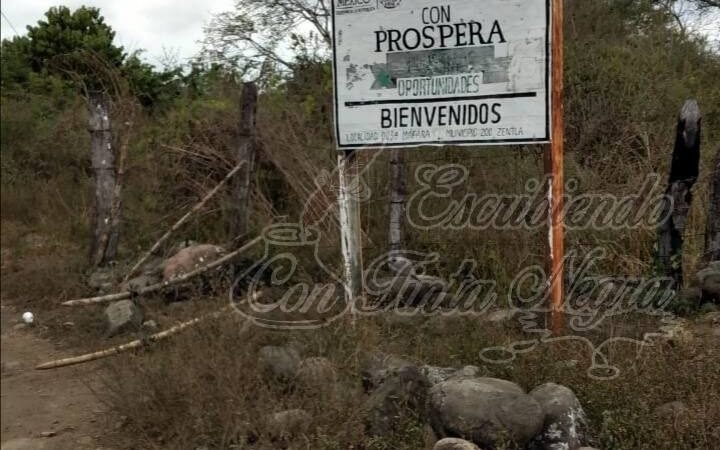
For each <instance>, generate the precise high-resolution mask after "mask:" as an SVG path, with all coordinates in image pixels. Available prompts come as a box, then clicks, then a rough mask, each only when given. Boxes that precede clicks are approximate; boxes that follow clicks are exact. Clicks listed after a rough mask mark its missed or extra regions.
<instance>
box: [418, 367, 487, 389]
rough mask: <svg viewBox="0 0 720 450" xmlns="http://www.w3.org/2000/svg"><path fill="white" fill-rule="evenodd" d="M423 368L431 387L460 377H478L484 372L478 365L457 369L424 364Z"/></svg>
mask: <svg viewBox="0 0 720 450" xmlns="http://www.w3.org/2000/svg"><path fill="white" fill-rule="evenodd" d="M421 369H422V371H423V374H424V375H425V378H427V381H428V384H429V385H430V386H431V387H432V386H435V385H436V384H438V383H442V382H443V381H447V380H452V379H458V378H476V377H479V376H481V374H482V369H481V368H479V367H477V366H465V367H463V368H462V369H456V368H454V367H435V366H428V365H425V366H422V367H421Z"/></svg>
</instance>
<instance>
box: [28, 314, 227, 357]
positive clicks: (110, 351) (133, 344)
mask: <svg viewBox="0 0 720 450" xmlns="http://www.w3.org/2000/svg"><path fill="white" fill-rule="evenodd" d="M228 310H230V305H228V306H225V307H223V308H221V309H219V310H217V311H215V312H213V313H210V314H206V315H204V316H200V317H195V318H194V319H191V320H188V321H186V322H182V323H179V324H177V325H175V326H173V327H170V328H168V329H167V330H164V331H160V332H158V333H155V334H152V335H150V336H148V337H147V338H146V339H136V340H134V341H130V342H127V343H125V344H122V345H118V346H115V347H111V348H107V349H105V350H100V351H97V352H92V353H86V354H84V355H79V356H73V357H70V358H62V359H56V360H54V361H49V362H46V363H43V364H40V365H38V366H35V369H36V370H48V369H57V368H58V367H67V366H72V365H75V364H82V363H86V362H90V361H96V360H98V359H102V358H107V357H109V356H114V355H118V354H120V353H123V352H126V351H129V350H133V349H136V348H140V347H142V346H143V345H145V343H146V342H157V341H161V340H163V339H167V338H169V337H170V336H172V335H175V334H177V333H179V332H181V331H183V330H185V329H186V328H189V327H191V326H193V325H197V324H198V323H200V322H202V321H203V320H206V319H215V318H218V317H220V316H221V315H222V314H224V313H225V312H227V311H228Z"/></svg>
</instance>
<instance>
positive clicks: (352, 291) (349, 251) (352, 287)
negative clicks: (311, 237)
mask: <svg viewBox="0 0 720 450" xmlns="http://www.w3.org/2000/svg"><path fill="white" fill-rule="evenodd" d="M357 172H358V171H357V158H356V155H355V151H353V150H343V151H341V152H340V153H339V155H338V174H339V177H340V180H339V182H340V185H339V193H338V207H339V210H340V240H341V251H342V256H343V263H344V265H343V276H344V277H345V298H346V299H347V301H348V303H349V304H350V305H353V307H354V302H355V301H356V300H357V299H358V297H360V296H361V295H362V245H361V244H362V242H361V238H362V237H361V233H360V202H359V195H360V193H359V189H360V183H359V180H358V173H357Z"/></svg>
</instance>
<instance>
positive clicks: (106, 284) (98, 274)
mask: <svg viewBox="0 0 720 450" xmlns="http://www.w3.org/2000/svg"><path fill="white" fill-rule="evenodd" d="M87 285H88V286H89V287H90V288H92V289H95V290H96V291H98V292H107V291H110V290H112V288H113V286H114V285H115V273H114V270H113V269H112V268H110V267H100V268H97V269H95V271H93V272H92V273H91V274H90V275H89V276H88V279H87Z"/></svg>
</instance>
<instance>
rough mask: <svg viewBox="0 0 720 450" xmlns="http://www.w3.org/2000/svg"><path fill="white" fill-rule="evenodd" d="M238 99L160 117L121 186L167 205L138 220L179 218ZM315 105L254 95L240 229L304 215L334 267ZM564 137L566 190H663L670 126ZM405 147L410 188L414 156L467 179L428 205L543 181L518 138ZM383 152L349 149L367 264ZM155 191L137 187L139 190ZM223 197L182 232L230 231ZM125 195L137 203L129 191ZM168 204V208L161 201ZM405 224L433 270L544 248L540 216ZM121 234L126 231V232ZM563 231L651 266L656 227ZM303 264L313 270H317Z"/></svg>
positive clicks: (610, 262)
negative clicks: (252, 142)
mask: <svg viewBox="0 0 720 450" xmlns="http://www.w3.org/2000/svg"><path fill="white" fill-rule="evenodd" d="M239 105H240V93H239V92H237V91H236V92H234V93H229V94H228V95H227V98H226V99H225V100H223V101H222V102H220V103H218V104H209V105H208V104H204V105H202V108H203V112H204V114H203V115H202V116H194V115H191V114H187V113H183V114H178V115H176V116H174V117H173V116H171V117H170V118H169V121H170V122H173V123H176V124H177V126H176V127H173V126H170V127H167V128H166V130H182V132H181V133H177V134H176V135H174V136H171V137H172V139H166V140H164V141H161V142H154V143H153V145H155V146H157V147H158V148H159V149H160V150H159V152H158V153H157V154H156V155H154V156H153V157H152V158H150V157H148V156H147V154H145V155H144V157H145V158H147V159H146V160H145V161H144V162H143V163H141V164H140V163H138V166H137V169H138V171H137V172H136V173H135V174H134V175H131V177H132V178H133V180H134V181H129V186H131V185H132V183H133V182H136V183H138V184H139V185H140V186H142V185H146V186H147V185H148V184H150V185H154V187H155V189H157V191H158V192H164V193H165V194H164V195H166V197H167V199H168V202H171V203H169V204H164V205H163V204H161V205H154V206H158V207H159V208H158V209H162V210H165V211H166V214H165V215H163V216H160V217H157V219H156V222H153V223H148V222H147V221H141V223H143V224H144V227H146V229H149V228H152V229H154V230H157V229H158V228H162V227H163V225H161V224H167V223H172V221H173V220H175V219H176V218H177V217H178V214H177V211H179V210H184V209H187V208H189V207H190V206H191V205H192V204H194V203H195V202H196V201H197V199H199V198H201V197H202V196H203V195H204V193H206V192H207V191H208V190H209V189H211V188H212V186H214V185H215V184H217V182H219V181H220V180H221V179H222V177H223V176H225V174H226V173H227V172H228V171H229V170H230V169H231V168H232V166H233V164H234V162H233V159H232V158H233V156H232V155H233V154H234V151H235V146H236V142H237V140H236V136H237V134H236V133H237V121H238V117H240V112H239ZM322 110H323V107H322V106H318V105H316V104H313V105H311V109H310V112H308V111H307V110H302V109H295V108H292V107H289V106H288V105H287V104H282V103H279V102H278V100H277V99H275V98H272V96H271V94H263V95H261V96H260V104H259V109H258V117H257V127H258V130H257V140H258V142H257V144H258V152H257V170H256V173H255V177H254V180H253V188H252V191H251V202H250V203H251V209H250V212H249V216H250V217H249V227H250V228H249V229H250V232H249V235H253V236H255V235H258V234H259V233H261V231H262V230H263V228H265V227H266V226H268V225H270V224H271V223H277V222H301V223H303V224H304V225H314V226H316V227H317V228H318V229H320V231H321V236H320V237H321V238H320V242H319V244H318V251H319V253H320V255H321V256H322V258H323V259H324V260H326V261H329V262H330V263H331V264H332V265H333V266H334V267H336V268H339V267H341V262H340V252H339V230H338V222H337V208H336V202H337V198H336V196H337V183H338V180H337V172H336V164H337V154H336V151H335V149H334V146H333V138H332V131H331V128H332V127H331V125H330V124H329V123H328V121H329V117H325V115H323V114H322V113H321V111H322ZM181 124H182V125H183V126H180V125H181ZM165 132H167V131H163V133H165ZM161 136H162V133H161ZM157 139H158V140H159V138H157ZM629 139H630V138H623V140H622V141H621V142H620V143H618V144H617V146H623V145H625V144H624V142H626V141H628V140H629ZM573 140H574V138H570V141H571V142H570V144H569V145H568V150H569V151H568V154H567V155H566V178H567V179H568V180H574V181H571V182H572V183H574V187H573V189H572V193H571V195H581V194H597V195H611V196H616V197H624V196H634V195H638V194H639V193H640V192H641V190H642V188H643V186H644V185H645V184H646V183H647V182H648V180H647V178H646V177H647V176H648V175H650V174H652V173H656V174H658V175H657V186H656V189H655V190H652V191H648V192H645V195H647V196H650V195H658V194H661V193H662V190H663V189H664V188H665V181H666V179H667V171H668V165H669V159H670V154H671V149H672V132H671V131H670V132H667V133H666V136H665V142H660V141H661V139H660V138H653V139H652V140H646V141H644V142H645V144H643V145H647V146H648V148H647V149H646V150H644V151H643V152H640V153H638V152H637V151H636V150H635V149H634V148H633V147H632V146H629V147H628V148H624V150H621V149H619V148H617V147H616V148H613V151H611V152H610V151H609V152H607V154H601V153H599V152H597V153H596V154H595V155H594V156H593V157H589V155H588V154H579V153H577V152H574V151H573V146H572V141H573ZM641 141H642V140H641ZM656 141H657V143H656V144H655V143H654V142H656ZM638 142H640V141H638ZM655 145H657V147H655ZM708 147H709V146H705V148H708ZM403 152H404V157H405V170H404V171H405V174H406V179H407V191H408V199H410V197H412V195H413V194H416V193H417V192H418V191H419V190H420V189H421V188H422V186H421V184H420V183H419V181H418V176H419V170H421V169H423V168H424V167H427V166H429V165H431V166H434V167H441V166H446V165H449V164H455V165H459V166H461V167H464V168H465V170H466V171H467V177H466V179H464V180H463V181H462V182H461V183H459V184H457V186H455V187H454V188H453V189H452V191H451V192H450V193H449V195H448V197H447V198H434V199H432V200H431V201H430V202H428V203H427V205H428V207H429V208H430V211H432V212H433V213H435V214H439V213H440V212H442V211H444V210H446V209H447V208H448V205H449V204H450V202H451V201H455V202H461V201H462V200H463V199H464V198H465V197H466V196H478V197H482V196H485V195H501V196H513V195H518V196H523V195H524V196H527V195H529V193H528V190H527V184H528V181H531V180H534V181H536V182H537V183H540V185H542V183H543V179H542V174H543V163H542V152H541V148H540V147H538V146H527V147H522V148H519V149H518V148H504V147H485V148H470V149H468V148H432V147H429V148H419V149H407V150H403ZM709 153H710V152H705V153H704V154H703V161H702V166H701V171H700V173H701V175H700V178H699V179H698V181H697V183H696V185H695V188H694V193H695V194H694V195H695V201H694V203H693V207H692V210H691V212H690V216H689V221H688V226H687V228H686V230H685V264H684V267H685V268H686V270H687V272H688V276H690V273H692V272H693V271H694V270H695V268H696V267H697V266H698V265H699V263H700V262H699V261H700V259H701V256H702V253H703V251H704V234H705V216H706V211H707V205H708V199H707V197H708V195H707V187H708V179H709V178H708V177H709V176H710V174H709V167H710V162H711V161H710V160H711V155H710V154H709ZM139 156H140V155H139ZM389 158H390V152H389V151H385V150H366V151H361V152H359V153H358V164H359V166H360V167H361V170H362V186H363V188H364V189H366V192H365V193H364V194H363V197H364V198H363V201H362V203H361V223H362V244H363V245H362V246H363V259H364V261H365V263H366V264H367V263H369V262H370V261H372V260H374V259H375V258H377V257H379V256H381V255H383V254H384V253H386V252H387V251H388V249H389V244H388V229H389V220H390V201H391V191H390V162H389ZM130 189H132V191H133V192H134V193H135V195H137V194H138V193H139V192H140V190H136V189H138V186H136V187H135V188H130ZM150 190H151V191H152V190H153V189H152V188H151V189H150ZM658 190H660V192H658ZM153 198H154V197H149V198H148V197H147V196H146V197H145V199H144V200H145V201H147V200H150V199H153ZM233 201H234V200H233V196H232V193H231V192H229V191H228V192H226V193H224V194H221V195H220V196H219V199H218V200H217V201H216V200H213V201H212V202H210V205H209V206H207V207H206V209H204V210H203V211H202V212H201V213H200V214H199V215H198V216H197V217H195V218H193V219H192V220H191V221H190V223H189V225H187V226H186V228H185V229H184V230H183V232H182V233H180V235H181V236H183V237H184V238H187V239H192V240H195V241H212V242H229V241H230V240H232V238H233V237H234V236H232V234H231V231H230V224H231V222H232V217H230V215H231V214H232V213H231V211H234V210H235V208H233V206H232V204H233ZM641 201H642V199H641ZM131 203H134V204H135V205H136V207H137V203H136V202H131ZM169 205H172V206H173V207H172V208H169V207H168V206H169ZM408 207H409V210H408V211H407V212H408V214H409V216H408V217H410V218H412V217H413V214H415V213H416V211H413V210H412V207H413V205H412V204H410V203H409V204H408ZM129 208H132V207H130V206H129ZM134 214H138V215H142V214H143V211H140V210H139V209H133V210H131V211H129V212H128V218H129V220H133V216H134ZM403 226H404V231H405V239H404V245H403V247H404V249H406V250H413V251H420V252H428V253H429V252H436V253H438V255H439V260H438V263H437V264H436V265H434V267H433V268H432V270H433V271H434V272H435V273H434V274H436V275H440V276H443V277H447V276H449V275H450V274H452V273H453V272H454V271H455V270H456V269H457V268H458V267H459V265H460V264H461V262H462V261H463V260H465V259H473V260H475V261H476V262H477V263H478V267H477V273H476V275H477V276H479V277H482V278H485V279H493V280H496V281H497V282H498V284H499V285H501V286H502V285H503V284H506V283H509V281H510V280H511V279H512V278H513V276H514V275H515V274H517V272H518V271H520V270H521V269H523V268H525V267H528V266H531V265H542V264H543V260H544V254H545V252H546V240H547V238H546V236H547V235H546V229H545V226H544V225H541V226H539V227H534V228H531V229H527V228H524V227H515V228H512V229H494V228H493V227H490V228H487V229H477V228H473V227H470V226H463V225H461V226H459V227H457V228H447V227H445V228H444V227H435V228H432V227H431V228H429V229H420V228H418V227H415V226H413V224H412V223H409V222H408V220H405V221H404V224H403ZM134 236H137V237H136V238H135V239H136V240H135V241H134V242H133V244H132V245H137V246H138V247H141V246H142V245H147V241H148V240H149V238H148V237H147V236H154V237H157V232H155V233H154V234H153V232H152V231H150V232H144V233H138V234H135V235H134ZM129 239H131V240H132V239H133V236H130V238H129ZM566 242H567V243H566V245H567V251H568V252H570V251H573V250H574V251H577V252H579V253H581V254H582V253H585V252H587V251H589V250H590V249H592V248H596V247H601V248H603V249H605V250H606V252H607V255H608V257H607V258H606V259H605V260H604V261H601V262H600V263H601V264H600V266H599V267H598V270H599V271H601V273H603V274H608V275H625V276H640V275H644V274H649V273H651V272H653V270H654V267H653V257H654V252H655V249H654V246H655V242H656V229H655V227H654V226H646V227H640V228H622V227H620V228H616V229H611V228H607V227H606V228H600V229H598V228H593V227H588V228H583V229H569V230H568V233H567V237H566ZM141 243H142V244H141ZM307 257H308V258H311V257H312V255H311V254H308V255H307ZM338 271H339V269H338ZM311 275H314V276H320V274H317V273H316V274H311ZM688 279H690V278H688Z"/></svg>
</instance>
